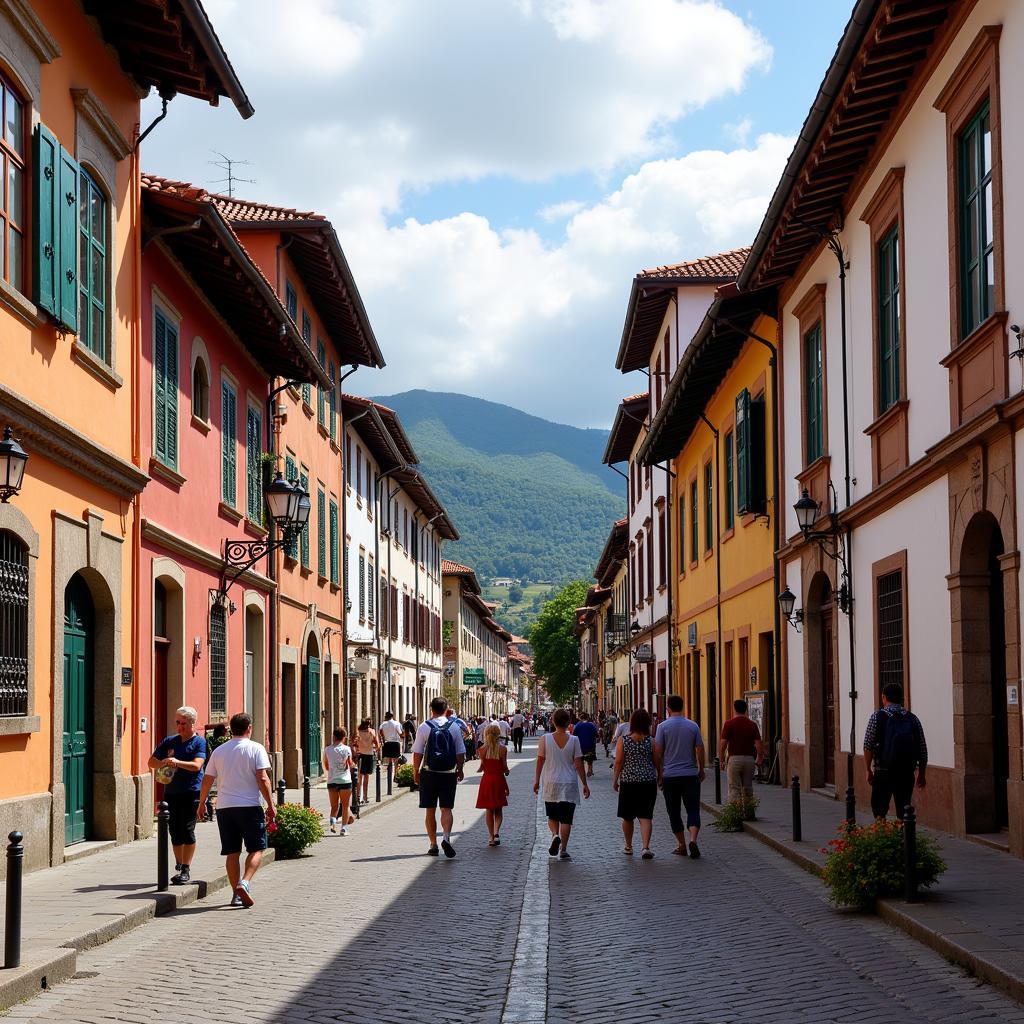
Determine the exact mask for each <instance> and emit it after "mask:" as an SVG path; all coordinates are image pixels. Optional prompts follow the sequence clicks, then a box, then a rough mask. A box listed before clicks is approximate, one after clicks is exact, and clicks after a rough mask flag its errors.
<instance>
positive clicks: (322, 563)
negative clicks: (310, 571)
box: [316, 488, 327, 576]
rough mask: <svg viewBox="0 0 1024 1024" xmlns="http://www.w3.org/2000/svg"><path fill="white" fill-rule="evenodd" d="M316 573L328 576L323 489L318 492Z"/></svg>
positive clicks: (325, 508) (325, 502) (325, 501)
mask: <svg viewBox="0 0 1024 1024" xmlns="http://www.w3.org/2000/svg"><path fill="white" fill-rule="evenodd" d="M316 546H317V552H316V571H317V572H318V573H319V574H320V575H321V576H326V575H327V495H325V494H324V492H323V488H320V489H319V490H317V492H316Z"/></svg>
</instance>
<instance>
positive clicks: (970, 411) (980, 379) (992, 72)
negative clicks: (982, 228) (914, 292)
mask: <svg viewBox="0 0 1024 1024" xmlns="http://www.w3.org/2000/svg"><path fill="white" fill-rule="evenodd" d="M1001 33H1002V27H1001V26H1000V25H986V26H984V27H983V28H982V29H981V30H980V31H979V33H978V34H977V36H975V38H974V41H973V42H972V43H971V45H970V46H969V47H968V49H967V52H966V53H965V54H964V56H963V58H962V59H961V60H960V62H959V64H957V66H956V69H955V70H954V71H953V73H952V75H951V76H950V78H949V80H948V81H947V82H946V85H945V86H944V87H943V89H942V91H941V92H940V93H939V95H938V98H937V99H936V100H935V104H934V105H935V109H936V110H938V111H940V112H941V113H943V114H944V115H945V118H946V186H947V211H948V232H949V235H948V243H949V325H950V352H949V355H947V356H946V357H945V358H944V359H943V360H942V365H943V366H944V367H946V369H947V370H948V371H949V379H950V389H949V391H950V395H949V401H950V429H951V430H955V429H956V428H957V427H959V426H961V425H962V424H963V423H965V422H967V420H969V419H972V418H973V417H975V416H977V415H978V414H979V413H982V412H984V411H985V410H986V409H988V408H990V407H991V406H993V405H995V404H996V403H998V402H1000V401H1002V400H1003V399H1005V398H1006V396H1007V394H1008V393H1009V366H1008V364H1009V359H1008V356H1007V348H1006V320H1007V314H1006V290H1005V279H1004V266H1005V264H1004V254H1003V243H1004V237H1005V235H1004V229H1003V161H1002V132H1001V124H1002V119H1001V104H1000V95H999V38H1000V35H1001ZM986 101H987V102H988V104H989V127H990V130H991V133H992V246H993V282H992V284H993V286H994V292H995V296H994V309H993V311H992V313H991V314H990V315H989V316H988V317H987V318H986V319H985V320H983V321H982V322H981V323H980V324H979V325H978V326H977V327H975V328H974V330H972V331H971V332H970V333H969V334H967V335H966V336H965V335H963V332H962V329H961V321H962V310H963V294H962V289H961V276H960V263H961V250H962V246H963V240H962V238H961V235H960V210H959V196H958V181H959V154H960V135H961V133H962V131H963V129H964V128H965V127H966V126H967V125H968V124H969V123H970V121H971V120H972V119H973V118H974V117H975V115H976V114H977V113H978V111H979V110H980V108H981V106H982V105H983V104H984V103H985V102H986Z"/></svg>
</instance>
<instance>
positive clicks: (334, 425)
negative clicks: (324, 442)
mask: <svg viewBox="0 0 1024 1024" xmlns="http://www.w3.org/2000/svg"><path fill="white" fill-rule="evenodd" d="M328 375H329V376H330V378H331V390H330V393H329V396H328V397H329V402H328V405H329V408H330V413H331V440H332V441H337V440H338V382H337V379H336V378H335V376H334V360H333V359H332V360H331V365H330V369H329V370H328Z"/></svg>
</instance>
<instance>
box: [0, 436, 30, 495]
mask: <svg viewBox="0 0 1024 1024" xmlns="http://www.w3.org/2000/svg"><path fill="white" fill-rule="evenodd" d="M27 462H28V452H26V451H25V449H24V448H22V447H21V445H20V444H18V442H17V441H16V440H15V438H14V430H13V429H12V428H11V427H10V426H9V425H8V426H6V427H4V439H3V440H2V441H0V502H3V503H4V504H6V503H7V502H8V501H9V500H10V499H11V498H13V497H14V496H15V495H16V494H17V493H18V492H19V491H20V490H21V484H22V481H23V480H24V479H25V464H26V463H27Z"/></svg>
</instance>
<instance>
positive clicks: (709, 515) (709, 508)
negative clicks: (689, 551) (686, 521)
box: [704, 462, 715, 551]
mask: <svg viewBox="0 0 1024 1024" xmlns="http://www.w3.org/2000/svg"><path fill="white" fill-rule="evenodd" d="M714 536H715V513H714V490H713V473H712V469H711V463H710V462H709V463H707V464H706V465H705V466H704V550H705V551H710V550H711V548H712V547H713V546H714Z"/></svg>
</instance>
